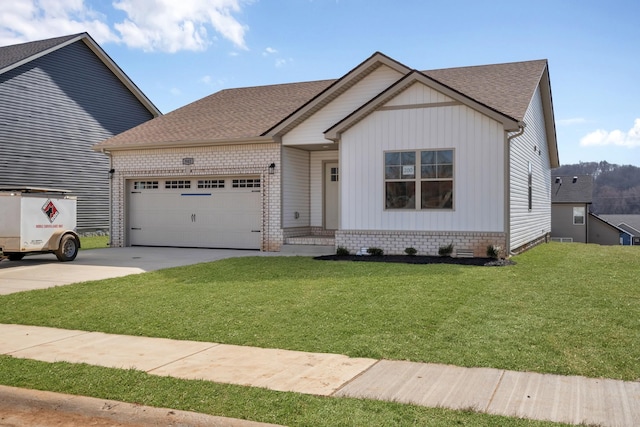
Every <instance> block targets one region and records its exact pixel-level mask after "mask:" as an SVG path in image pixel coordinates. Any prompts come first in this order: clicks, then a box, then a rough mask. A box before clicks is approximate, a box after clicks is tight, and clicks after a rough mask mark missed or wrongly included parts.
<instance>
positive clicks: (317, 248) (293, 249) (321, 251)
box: [280, 243, 336, 256]
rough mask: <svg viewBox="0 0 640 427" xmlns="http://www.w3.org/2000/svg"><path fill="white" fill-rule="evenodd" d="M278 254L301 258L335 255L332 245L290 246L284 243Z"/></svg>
mask: <svg viewBox="0 0 640 427" xmlns="http://www.w3.org/2000/svg"><path fill="white" fill-rule="evenodd" d="M280 253H281V254H288V255H302V256H319V255H333V254H335V253H336V248H335V246H333V245H290V244H287V243H285V244H284V245H282V248H281V249H280Z"/></svg>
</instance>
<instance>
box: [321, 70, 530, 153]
mask: <svg viewBox="0 0 640 427" xmlns="http://www.w3.org/2000/svg"><path fill="white" fill-rule="evenodd" d="M412 88H413V89H412ZM407 91H408V92H407ZM403 94H404V95H403ZM438 99H440V101H439V100H438ZM432 101H434V102H432ZM403 102H407V103H408V104H406V107H408V108H416V107H425V108H426V107H432V106H445V105H466V106H467V107H469V108H471V109H473V110H475V111H478V112H480V113H481V114H483V115H485V116H487V117H490V118H491V119H493V120H495V121H498V122H500V123H501V124H502V125H503V127H504V129H505V130H507V131H516V130H518V129H520V127H521V123H520V122H519V121H516V120H515V119H513V118H511V117H508V116H506V115H504V114H501V113H500V112H497V111H495V110H493V109H491V108H489V107H487V106H486V105H484V104H481V103H479V102H477V101H475V100H474V99H471V98H469V97H467V96H465V95H463V94H461V93H459V92H457V91H456V90H453V89H451V88H450V87H448V86H446V85H443V84H441V83H439V82H437V81H434V80H433V79H431V78H429V77H428V76H425V75H424V74H422V73H420V72H418V71H413V72H411V73H409V74H407V75H406V76H404V77H403V78H401V79H399V80H398V81H396V82H395V83H394V84H393V85H391V86H389V87H388V88H387V89H386V90H385V91H383V92H382V93H380V94H379V95H377V96H376V97H375V98H373V99H371V100H370V101H369V102H367V103H366V104H364V105H362V106H361V107H360V108H359V109H358V110H356V111H354V112H353V113H352V114H350V115H349V116H347V117H345V118H344V119H343V120H341V121H340V122H338V123H336V124H335V125H333V126H332V127H331V128H329V129H327V130H326V131H325V137H326V138H327V139H330V140H333V141H337V140H338V139H339V138H340V135H341V134H342V133H344V132H346V131H347V130H348V129H349V128H351V127H352V126H354V125H355V124H357V123H358V122H359V121H360V120H363V119H364V118H366V117H367V116H369V115H370V114H372V113H373V112H374V111H376V110H378V109H380V108H382V109H388V108H394V106H396V108H403Z"/></svg>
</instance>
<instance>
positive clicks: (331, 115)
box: [282, 66, 402, 146]
mask: <svg viewBox="0 0 640 427" xmlns="http://www.w3.org/2000/svg"><path fill="white" fill-rule="evenodd" d="M400 77H402V74H400V73H399V72H397V71H395V70H393V69H391V68H390V67H387V66H381V67H379V68H377V69H376V70H374V71H373V72H372V73H371V74H369V75H368V76H366V77H365V78H363V79H362V80H360V81H359V82H358V83H356V84H355V85H354V86H353V87H351V88H349V89H348V90H347V91H346V92H345V93H343V94H341V95H340V96H338V97H337V98H336V99H334V100H333V101H332V102H331V103H329V104H328V105H326V106H325V107H324V108H322V109H321V110H320V111H318V112H316V113H315V114H314V115H313V116H311V117H310V118H308V119H307V120H305V121H304V122H303V123H301V124H300V125H298V126H297V127H295V128H294V129H292V130H291V131H289V132H288V133H287V134H286V135H284V136H283V138H282V145H285V146H286V145H306V144H330V143H331V142H330V141H327V140H326V139H325V138H324V131H326V130H327V129H329V128H330V127H331V126H333V125H335V124H336V123H337V122H338V121H340V120H342V119H343V118H344V117H346V116H347V115H349V114H351V113H352V112H353V111H354V110H356V109H358V108H359V107H360V106H362V105H363V104H364V103H366V102H367V101H369V100H370V99H371V98H373V97H374V96H376V95H377V94H379V93H380V92H382V91H383V90H385V89H386V88H388V87H389V86H390V85H392V84H393V83H395V82H396V81H397V80H398V79H399V78H400Z"/></svg>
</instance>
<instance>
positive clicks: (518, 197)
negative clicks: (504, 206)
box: [509, 87, 551, 249]
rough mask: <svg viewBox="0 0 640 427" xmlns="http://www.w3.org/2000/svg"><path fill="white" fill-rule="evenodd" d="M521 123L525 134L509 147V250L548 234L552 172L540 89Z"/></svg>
mask: <svg viewBox="0 0 640 427" xmlns="http://www.w3.org/2000/svg"><path fill="white" fill-rule="evenodd" d="M524 122H525V123H526V128H525V133H524V134H522V135H521V136H518V137H516V138H513V139H512V140H511V144H510V152H511V154H510V175H511V176H510V189H509V191H510V198H511V204H510V211H511V212H510V217H511V226H510V228H511V230H510V247H511V248H512V249H517V248H518V247H520V246H522V245H525V244H527V243H529V242H531V241H533V240H536V239H538V238H540V237H542V236H544V235H545V234H546V233H550V232H551V169H550V162H549V151H548V146H547V137H546V132H545V125H544V112H543V108H542V99H541V96H540V88H539V87H538V89H537V90H536V92H535V94H534V96H533V98H532V100H531V103H530V104H529V108H528V109H527V113H526V114H525V118H524ZM534 147H535V150H534ZM529 162H530V163H531V169H532V209H531V210H529V196H528V193H529V190H528V179H529Z"/></svg>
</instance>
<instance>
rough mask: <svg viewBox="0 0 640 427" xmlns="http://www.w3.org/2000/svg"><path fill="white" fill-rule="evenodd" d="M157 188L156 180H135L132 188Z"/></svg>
mask: <svg viewBox="0 0 640 427" xmlns="http://www.w3.org/2000/svg"><path fill="white" fill-rule="evenodd" d="M156 188H158V181H135V182H134V183H133V189H134V190H152V189H156Z"/></svg>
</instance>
